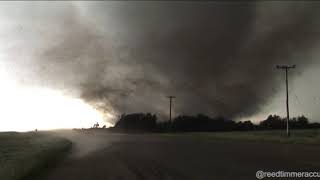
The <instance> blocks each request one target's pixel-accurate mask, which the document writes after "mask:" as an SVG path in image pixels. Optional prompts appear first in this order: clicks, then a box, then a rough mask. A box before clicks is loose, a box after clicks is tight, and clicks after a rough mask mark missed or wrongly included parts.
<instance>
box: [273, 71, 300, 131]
mask: <svg viewBox="0 0 320 180" xmlns="http://www.w3.org/2000/svg"><path fill="white" fill-rule="evenodd" d="M294 68H296V65H292V66H288V65H281V66H280V65H278V66H277V69H281V70H285V73H286V97H287V98H286V105H287V136H290V131H289V118H290V116H289V93H288V71H289V69H294Z"/></svg>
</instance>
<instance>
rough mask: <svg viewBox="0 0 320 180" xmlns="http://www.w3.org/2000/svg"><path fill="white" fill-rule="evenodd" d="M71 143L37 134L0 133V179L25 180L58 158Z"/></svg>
mask: <svg viewBox="0 0 320 180" xmlns="http://www.w3.org/2000/svg"><path fill="white" fill-rule="evenodd" d="M70 147H71V142H69V141H68V140H66V139H62V138H58V137H55V136H52V135H48V134H45V133H40V132H37V133H35V132H29V133H16V132H4V133H0V179H1V180H2V179H3V180H20V179H28V178H30V177H31V176H34V175H35V174H37V173H41V171H43V170H45V169H46V168H47V167H49V166H50V164H51V163H54V162H56V161H57V160H58V159H59V158H61V156H62V154H64V153H65V152H67V151H68V150H69V149H70Z"/></svg>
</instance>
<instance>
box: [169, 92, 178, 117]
mask: <svg viewBox="0 0 320 180" xmlns="http://www.w3.org/2000/svg"><path fill="white" fill-rule="evenodd" d="M168 98H169V101H170V119H169V120H170V123H171V109H172V99H174V98H176V97H175V96H168Z"/></svg>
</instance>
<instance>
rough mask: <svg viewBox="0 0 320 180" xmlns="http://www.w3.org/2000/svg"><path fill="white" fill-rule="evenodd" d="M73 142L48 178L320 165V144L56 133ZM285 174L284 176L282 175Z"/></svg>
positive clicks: (222, 174)
mask: <svg viewBox="0 0 320 180" xmlns="http://www.w3.org/2000/svg"><path fill="white" fill-rule="evenodd" d="M60 134H63V136H65V137H67V138H69V139H70V140H71V141H73V143H74V148H73V150H72V153H71V154H70V156H69V157H67V158H66V159H65V160H63V161H62V162H61V163H60V164H59V165H58V167H56V168H54V169H52V171H50V172H49V174H48V176H47V177H44V178H42V179H46V180H109V179H110V180H127V179H128V180H145V179H152V180H153V179H154V180H157V179H183V180H185V179H186V180H188V179H194V180H196V179H218V180H220V179H222V180H223V179H245V180H248V179H257V178H256V171H258V170H264V171H280V170H281V171H319V170H320V166H319V164H320V163H319V162H320V156H319V152H320V146H316V145H293V144H273V143H257V142H234V141H221V140H212V139H196V138H192V139H190V138H188V137H183V136H182V137H180V136H179V137H175V136H160V135H150V134H139V135H137V134H136V135H126V134H113V133H105V132H90V133H88V132H86V133H75V132H71V131H70V132H65V133H60ZM282 179H283V178H282Z"/></svg>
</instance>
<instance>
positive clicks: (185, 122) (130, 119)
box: [111, 113, 320, 132]
mask: <svg viewBox="0 0 320 180" xmlns="http://www.w3.org/2000/svg"><path fill="white" fill-rule="evenodd" d="M286 123H287V122H286V118H282V117H280V116H278V115H269V116H268V117H267V119H265V120H263V121H261V122H260V123H259V124H254V123H252V122H251V121H250V120H248V121H237V122H236V121H233V120H231V119H228V118H225V117H222V116H218V117H209V116H207V115H203V114H198V115H193V116H190V115H180V116H177V117H176V118H174V119H173V120H172V121H171V122H169V121H165V122H158V121H157V116H156V115H155V114H150V113H134V114H127V115H126V114H123V115H121V117H120V118H119V120H118V121H117V122H116V124H115V126H114V127H113V128H111V129H115V130H125V131H150V132H211V131H250V130H272V129H285V128H286ZM289 125H290V128H291V129H309V128H320V123H310V122H309V120H308V118H307V117H305V116H303V115H302V116H298V117H293V118H291V119H290V121H289Z"/></svg>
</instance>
